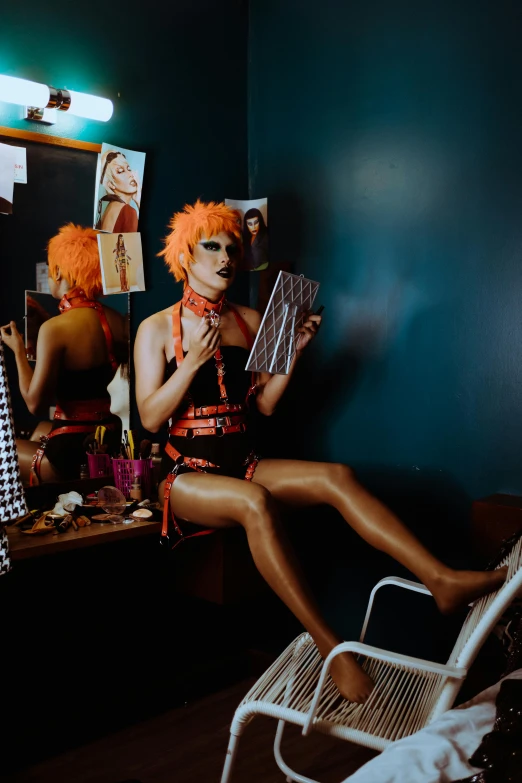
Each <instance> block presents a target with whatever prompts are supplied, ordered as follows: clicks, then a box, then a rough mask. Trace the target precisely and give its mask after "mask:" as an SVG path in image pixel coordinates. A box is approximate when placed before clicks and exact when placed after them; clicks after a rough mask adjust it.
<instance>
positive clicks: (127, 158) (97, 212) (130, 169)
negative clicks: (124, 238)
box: [93, 144, 145, 234]
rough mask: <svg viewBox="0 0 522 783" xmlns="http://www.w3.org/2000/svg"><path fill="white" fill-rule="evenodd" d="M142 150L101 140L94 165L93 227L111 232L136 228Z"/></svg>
mask: <svg viewBox="0 0 522 783" xmlns="http://www.w3.org/2000/svg"><path fill="white" fill-rule="evenodd" d="M144 169H145V153H144V152H136V151H135V150H126V149H123V147H116V146H115V145H114V144H102V150H101V153H100V155H99V156H98V165H97V169H96V192H95V197H94V223H93V226H94V228H97V229H99V230H100V231H108V232H112V233H114V234H119V233H125V232H127V233H128V232H135V231H137V230H138V221H139V216H140V204H141V186H142V183H143V171H144Z"/></svg>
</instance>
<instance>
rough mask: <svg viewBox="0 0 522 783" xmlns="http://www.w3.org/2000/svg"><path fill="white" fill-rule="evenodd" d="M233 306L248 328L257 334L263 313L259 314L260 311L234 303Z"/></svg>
mask: <svg viewBox="0 0 522 783" xmlns="http://www.w3.org/2000/svg"><path fill="white" fill-rule="evenodd" d="M231 304H232V307H233V308H234V310H237V312H238V313H239V315H240V316H241V318H242V319H243V320H244V321H245V323H246V324H247V326H249V327H250V329H251V330H252V331H253V332H254V334H256V333H257V331H258V329H259V326H260V324H261V313H258V311H257V310H254V309H253V308H252V307H245V305H238V304H233V303H231Z"/></svg>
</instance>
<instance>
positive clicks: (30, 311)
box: [25, 291, 57, 362]
mask: <svg viewBox="0 0 522 783" xmlns="http://www.w3.org/2000/svg"><path fill="white" fill-rule="evenodd" d="M56 304H57V303H56V299H55V298H54V296H51V294H42V293H40V291H26V292H25V352H26V355H27V358H28V359H29V361H30V362H34V361H36V344H37V342H38V332H39V331H40V327H41V325H42V324H43V323H44V322H45V321H48V320H49V318H53V316H55V315H56V311H57V307H56Z"/></svg>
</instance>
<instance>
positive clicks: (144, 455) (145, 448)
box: [140, 438, 152, 459]
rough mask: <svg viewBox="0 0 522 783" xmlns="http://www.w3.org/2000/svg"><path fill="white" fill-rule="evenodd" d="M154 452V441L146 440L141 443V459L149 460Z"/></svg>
mask: <svg viewBox="0 0 522 783" xmlns="http://www.w3.org/2000/svg"><path fill="white" fill-rule="evenodd" d="M151 450H152V441H150V440H147V438H144V439H143V440H142V441H141V442H140V459H149V457H150V452H151Z"/></svg>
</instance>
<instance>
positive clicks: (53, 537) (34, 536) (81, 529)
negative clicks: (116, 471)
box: [7, 487, 161, 560]
mask: <svg viewBox="0 0 522 783" xmlns="http://www.w3.org/2000/svg"><path fill="white" fill-rule="evenodd" d="M105 489H107V490H108V489H110V490H111V492H112V493H113V494H111V496H110V497H107V498H104V497H90V498H84V497H82V496H81V495H79V494H78V493H75V492H69V493H68V494H64V495H60V496H59V498H58V499H57V502H56V504H55V506H54V507H53V508H50V509H37V510H32V514H30V515H28V516H27V517H25V518H23V519H22V520H18V521H17V523H16V524H14V525H10V526H9V527H7V535H8V539H9V550H10V555H11V559H12V560H25V559H28V558H32V557H39V556H41V555H46V554H54V553H56V552H65V551H67V550H72V549H80V548H83V547H89V546H94V545H97V544H104V543H109V542H111V541H116V540H123V539H127V538H135V537H138V536H145V535H148V534H154V533H159V532H160V529H161V511H160V510H159V508H158V506H157V504H153V503H150V502H149V501H145V502H142V503H138V502H136V501H134V502H129V501H126V500H125V497H124V496H123V495H121V493H119V492H118V490H117V489H116V488H114V487H111V488H105ZM100 492H101V491H100ZM115 493H118V495H119V497H114V494H115ZM97 495H100V493H97ZM119 501H121V502H120V505H119V506H118V502H119Z"/></svg>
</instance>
